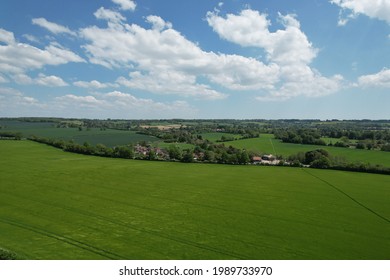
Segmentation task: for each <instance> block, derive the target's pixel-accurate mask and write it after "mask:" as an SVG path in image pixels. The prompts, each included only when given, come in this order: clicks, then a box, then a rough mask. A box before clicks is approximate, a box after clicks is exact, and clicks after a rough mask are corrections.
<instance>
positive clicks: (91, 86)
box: [73, 80, 117, 89]
mask: <svg viewBox="0 0 390 280" xmlns="http://www.w3.org/2000/svg"><path fill="white" fill-rule="evenodd" d="M73 85H75V86H77V87H81V88H88V89H104V88H108V87H117V85H116V84H112V83H101V82H99V81H96V80H92V81H90V82H86V81H77V82H74V83H73Z"/></svg>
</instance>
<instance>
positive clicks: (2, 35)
mask: <svg viewBox="0 0 390 280" xmlns="http://www.w3.org/2000/svg"><path fill="white" fill-rule="evenodd" d="M0 43H5V44H7V45H13V44H15V37H14V34H13V33H12V32H9V31H7V30H4V29H2V28H0Z"/></svg>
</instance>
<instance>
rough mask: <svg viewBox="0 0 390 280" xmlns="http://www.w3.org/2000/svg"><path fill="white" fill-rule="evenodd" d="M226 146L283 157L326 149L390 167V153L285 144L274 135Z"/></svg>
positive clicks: (239, 141) (335, 153) (351, 157)
mask: <svg viewBox="0 0 390 280" xmlns="http://www.w3.org/2000/svg"><path fill="white" fill-rule="evenodd" d="M226 145H232V146H233V147H237V148H241V149H248V150H252V151H255V152H260V153H272V154H276V155H283V156H289V155H292V154H296V153H298V152H307V151H311V150H315V149H325V150H327V151H329V152H330V153H331V154H332V155H333V156H340V157H345V158H346V159H347V160H349V161H352V162H365V163H371V164H381V165H384V166H389V167H390V153H388V152H382V151H369V150H358V149H349V148H339V147H328V146H316V145H300V144H291V143H283V142H281V141H280V140H278V139H274V138H273V135H272V134H262V135H261V136H260V137H259V138H253V139H244V140H237V141H231V142H227V144H226Z"/></svg>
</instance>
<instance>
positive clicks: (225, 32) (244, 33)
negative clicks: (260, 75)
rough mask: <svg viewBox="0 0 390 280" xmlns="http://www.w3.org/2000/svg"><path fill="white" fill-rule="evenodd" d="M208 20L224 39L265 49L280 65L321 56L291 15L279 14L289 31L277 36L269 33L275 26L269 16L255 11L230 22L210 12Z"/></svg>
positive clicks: (278, 33) (304, 61) (306, 60)
mask: <svg viewBox="0 0 390 280" xmlns="http://www.w3.org/2000/svg"><path fill="white" fill-rule="evenodd" d="M206 19H207V22H208V24H209V25H210V26H211V27H212V28H213V30H214V31H215V32H216V33H217V34H218V35H219V36H220V37H221V38H223V39H225V40H227V41H230V42H233V43H236V44H239V45H240V46H243V47H258V48H263V49H264V50H265V51H266V52H267V55H268V59H269V60H270V61H274V62H277V63H280V64H286V63H296V62H302V63H310V62H311V61H312V60H313V58H314V57H316V55H317V50H316V49H315V48H313V46H312V44H311V43H310V42H309V40H308V39H307V37H306V35H305V34H304V33H303V32H302V31H301V30H300V23H299V22H298V20H297V19H296V18H295V16H294V15H291V14H289V15H285V16H283V15H281V14H279V20H280V21H281V22H282V23H283V25H284V26H285V29H279V30H277V31H276V32H270V31H269V26H270V24H271V22H270V21H269V20H268V18H267V15H266V14H260V13H259V12H258V11H255V10H251V9H246V10H243V11H241V12H240V14H238V15H234V14H228V15H227V16H226V18H224V17H221V16H219V15H218V13H216V12H208V13H207V17H206Z"/></svg>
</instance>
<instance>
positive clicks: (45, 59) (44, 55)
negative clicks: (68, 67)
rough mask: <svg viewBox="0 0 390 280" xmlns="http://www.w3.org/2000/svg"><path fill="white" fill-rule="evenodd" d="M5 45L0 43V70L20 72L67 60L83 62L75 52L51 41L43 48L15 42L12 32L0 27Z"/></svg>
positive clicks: (12, 72) (66, 61) (62, 62)
mask: <svg viewBox="0 0 390 280" xmlns="http://www.w3.org/2000/svg"><path fill="white" fill-rule="evenodd" d="M0 33H2V34H3V35H4V34H5V35H6V36H3V38H2V40H3V42H4V43H6V44H5V45H1V44H0V72H3V73H11V74H20V73H24V72H26V71H29V70H36V69H41V68H43V67H44V66H45V65H61V64H67V63H69V62H85V61H84V59H82V58H81V57H80V56H78V55H77V54H75V53H73V52H72V51H70V50H67V49H65V48H63V47H62V46H61V45H59V44H56V43H51V44H50V45H49V46H47V47H46V48H45V49H39V48H36V47H34V46H31V45H29V44H23V43H17V42H16V41H15V39H14V36H13V33H12V32H8V31H5V30H3V29H0Z"/></svg>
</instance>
